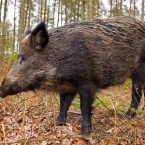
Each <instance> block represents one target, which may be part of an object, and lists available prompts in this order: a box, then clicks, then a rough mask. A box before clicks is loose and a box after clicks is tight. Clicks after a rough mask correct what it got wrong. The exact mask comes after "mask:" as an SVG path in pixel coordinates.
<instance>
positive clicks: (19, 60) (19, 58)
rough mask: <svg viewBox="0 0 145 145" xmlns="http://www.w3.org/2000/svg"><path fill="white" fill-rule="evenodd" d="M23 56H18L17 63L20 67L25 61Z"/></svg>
mask: <svg viewBox="0 0 145 145" xmlns="http://www.w3.org/2000/svg"><path fill="white" fill-rule="evenodd" d="M25 59H26V58H25V56H24V55H19V56H18V62H19V64H20V65H21V64H22V63H23V62H24V61H25Z"/></svg>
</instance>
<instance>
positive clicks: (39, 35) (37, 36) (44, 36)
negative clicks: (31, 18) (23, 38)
mask: <svg viewBox="0 0 145 145" xmlns="http://www.w3.org/2000/svg"><path fill="white" fill-rule="evenodd" d="M48 39H49V35H48V31H47V29H46V26H45V23H44V22H41V23H39V24H38V25H37V26H36V27H35V28H34V30H33V31H32V33H31V36H30V44H31V45H32V47H34V48H36V49H37V50H41V49H43V48H44V47H45V46H46V45H47V43H48Z"/></svg>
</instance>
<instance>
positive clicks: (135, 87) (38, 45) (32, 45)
mask: <svg viewBox="0 0 145 145" xmlns="http://www.w3.org/2000/svg"><path fill="white" fill-rule="evenodd" d="M128 78H130V79H131V80H132V100H131V105H130V107H129V110H128V111H127V116H130V117H133V116H134V115H135V110H136V109H137V108H138V104H139V102H140V99H141V96H142V90H144V89H145V87H144V85H145V25H144V24H143V23H142V22H140V21H139V20H136V19H134V18H131V17H124V16H122V17H114V18H109V19H102V20H101V19H97V20H93V21H90V22H79V23H73V24H68V25H65V26H62V27H58V28H55V29H50V30H47V28H46V25H45V23H44V22H41V23H39V24H38V25H37V26H36V27H35V28H34V29H33V30H32V31H26V32H25V33H24V35H23V36H22V40H21V48H20V52H19V55H18V58H17V60H16V61H15V63H14V65H13V67H12V68H11V70H10V71H9V73H8V74H7V75H6V77H5V79H4V80H3V81H2V84H1V87H0V95H1V97H6V96H7V95H13V94H16V93H20V92H24V91H28V90H34V89H41V90H47V91H52V92H58V93H59V95H60V113H59V115H58V117H57V121H56V123H57V125H62V124H64V123H66V118H67V111H68V109H69V107H70V105H71V102H72V100H73V98H74V96H75V95H76V93H79V95H80V100H81V104H80V108H81V112H82V129H81V132H82V133H86V134H87V133H89V132H90V131H91V129H92V127H91V111H92V103H93V102H94V96H95V93H96V92H97V91H98V90H100V89H104V88H107V87H110V86H114V85H117V84H121V83H123V82H124V81H125V80H126V79H128Z"/></svg>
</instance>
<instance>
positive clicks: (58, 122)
mask: <svg viewBox="0 0 145 145" xmlns="http://www.w3.org/2000/svg"><path fill="white" fill-rule="evenodd" d="M65 124H66V117H62V116H61V115H58V117H57V120H56V125H57V126H61V125H65Z"/></svg>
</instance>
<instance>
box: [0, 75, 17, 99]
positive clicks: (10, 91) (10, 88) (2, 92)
mask: <svg viewBox="0 0 145 145" xmlns="http://www.w3.org/2000/svg"><path fill="white" fill-rule="evenodd" d="M18 92H20V88H19V87H18V86H17V85H16V84H15V82H12V81H11V79H10V78H5V79H4V80H3V81H2V83H1V84H0V97H1V98H4V97H6V96H7V95H14V94H16V93H18Z"/></svg>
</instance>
